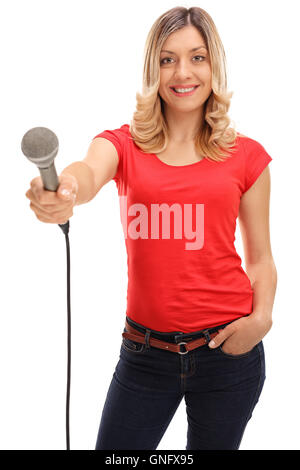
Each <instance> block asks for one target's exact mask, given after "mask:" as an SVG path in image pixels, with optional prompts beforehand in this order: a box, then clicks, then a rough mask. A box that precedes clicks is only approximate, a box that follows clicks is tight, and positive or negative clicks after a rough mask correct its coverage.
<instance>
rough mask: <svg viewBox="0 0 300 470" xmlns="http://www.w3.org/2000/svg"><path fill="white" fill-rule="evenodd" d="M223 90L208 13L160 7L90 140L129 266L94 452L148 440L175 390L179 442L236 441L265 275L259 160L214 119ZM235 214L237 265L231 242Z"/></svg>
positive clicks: (219, 51) (269, 260) (263, 158)
mask: <svg viewBox="0 0 300 470" xmlns="http://www.w3.org/2000/svg"><path fill="white" fill-rule="evenodd" d="M226 88H227V82H226V72H225V54H224V52H223V47H222V43H221V40H220V38H219V35H218V32H217V30H216V27H215V25H214V23H213V21H212V19H211V17H210V16H209V15H208V14H207V13H206V12H205V11H204V10H202V9H201V8H189V9H187V8H181V7H178V8H173V9H171V10H170V11H168V12H166V13H165V14H163V15H161V17H160V18H158V20H157V21H156V22H155V24H154V25H153V27H152V29H151V31H150V33H149V35H148V38H147V43H146V48H145V66H144V90H143V95H142V96H140V95H138V105H137V111H136V112H135V114H134V119H133V120H132V122H131V126H130V127H129V125H128V124H125V125H123V126H121V128H119V129H115V130H113V131H111V130H106V131H104V132H102V133H100V134H98V135H97V136H96V137H95V138H94V139H99V140H101V139H107V140H109V141H110V142H111V143H112V144H113V145H114V147H115V149H116V151H117V153H118V155H117V157H118V160H119V161H118V169H117V173H116V174H115V176H114V178H113V179H114V181H115V182H116V184H117V187H118V191H119V196H120V204H121V216H122V223H123V229H124V234H125V237H126V247H127V254H128V276H129V284H128V296H127V302H128V303H127V312H126V313H127V318H126V324H125V328H124V332H123V337H124V338H123V343H122V347H121V351H120V360H119V362H118V364H117V366H116V369H115V373H114V375H113V378H112V382H111V384H110V387H109V390H108V395H107V398H106V402H105V406H104V409H103V413H102V419H101V423H100V428H99V432H98V438H97V443H96V449H156V448H157V445H158V444H159V442H160V440H161V438H162V436H163V434H164V432H165V431H166V429H167V427H168V425H169V423H170V421H171V419H172V417H173V415H174V413H175V411H176V409H177V407H178V405H179V404H180V402H181V400H182V398H183V397H184V399H185V402H186V409H187V419H188V432H187V446H186V449H238V448H239V446H240V443H241V439H242V436H243V433H244V430H245V427H246V424H247V422H248V420H249V418H250V417H251V414H252V412H253V409H254V407H255V405H256V403H257V401H258V399H259V396H260V393H261V391H262V387H263V383H264V379H265V363H264V350H263V344H262V341H261V340H262V338H263V337H264V336H265V335H266V333H267V332H268V331H269V330H270V328H271V324H272V316H271V315H272V307H273V302H274V296H275V290H276V283H277V274H276V268H275V265H274V261H273V257H272V252H271V246H270V236H269V198H270V173H269V168H268V166H267V165H268V163H269V162H270V161H271V157H270V156H269V155H268V154H267V152H266V151H265V149H264V148H263V146H262V145H261V144H260V143H258V142H257V141H255V140H254V139H251V138H249V137H246V136H243V135H241V134H239V133H236V132H235V130H234V129H231V128H228V124H229V122H230V121H229V118H228V116H227V114H226V112H227V110H228V108H229V103H230V95H229V94H228V93H227V91H226ZM230 149H231V152H230V151H229V150H230ZM221 150H222V151H224V150H225V151H229V153H227V154H226V153H225V154H224V153H221ZM224 155H225V156H224ZM222 157H224V158H222ZM86 161H87V163H88V161H89V160H88V159H87V160H86ZM254 183H255V184H254ZM150 206H151V207H150ZM159 207H160V208H161V212H162V218H161V219H160V217H159ZM171 208H172V211H170V209H171ZM170 212H172V213H173V218H172V216H171V214H170ZM137 214H138V216H137ZM237 216H238V217H239V224H240V227H241V233H242V238H243V243H244V249H245V259H246V270H247V274H246V273H245V271H244V270H243V269H242V267H241V258H240V257H239V256H238V254H237V253H236V250H235V247H234V239H235V238H234V232H235V221H236V217H237ZM133 217H135V218H134V219H133ZM160 220H162V223H161V224H160ZM150 225H151V227H150ZM160 227H161V230H160ZM194 229H195V230H194ZM183 232H184V233H183ZM187 240H190V241H187ZM192 240H193V241H192ZM197 339H198V343H197V341H196V342H195V343H193V347H191V349H190V350H189V346H188V345H191V344H192V342H193V341H195V340H197ZM179 343H181V344H180V345H179Z"/></svg>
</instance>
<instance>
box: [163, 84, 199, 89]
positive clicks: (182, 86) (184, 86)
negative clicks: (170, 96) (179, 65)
mask: <svg viewBox="0 0 300 470" xmlns="http://www.w3.org/2000/svg"><path fill="white" fill-rule="evenodd" d="M198 86H199V85H197V83H191V84H190V85H173V86H170V88H173V89H174V88H194V87H198Z"/></svg>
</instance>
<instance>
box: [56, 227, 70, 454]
mask: <svg viewBox="0 0 300 470" xmlns="http://www.w3.org/2000/svg"><path fill="white" fill-rule="evenodd" d="M58 225H59V227H60V228H61V229H62V231H63V233H64V234H65V239H66V248H67V308H68V320H67V330H68V333H67V335H68V366H67V397H66V441H67V449H66V450H70V384H71V296H70V292H71V288H70V241H69V235H68V234H69V228H70V221H69V220H68V222H66V223H65V224H58Z"/></svg>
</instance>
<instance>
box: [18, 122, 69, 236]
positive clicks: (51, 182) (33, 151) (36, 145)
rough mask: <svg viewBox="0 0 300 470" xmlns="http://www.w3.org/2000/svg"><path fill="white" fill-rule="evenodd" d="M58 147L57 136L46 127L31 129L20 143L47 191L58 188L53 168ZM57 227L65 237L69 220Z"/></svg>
mask: <svg viewBox="0 0 300 470" xmlns="http://www.w3.org/2000/svg"><path fill="white" fill-rule="evenodd" d="M58 145H59V144H58V138H57V136H56V135H55V133H54V132H52V131H51V130H50V129H48V128H47V127H33V128H32V129H30V130H29V131H27V132H26V134H24V136H23V139H22V142H21V149H22V152H23V153H24V155H25V157H27V158H28V160H30V161H31V162H32V163H35V164H36V165H37V167H38V169H39V171H40V175H41V178H42V181H43V185H44V188H45V189H46V190H47V191H56V190H57V188H58V186H59V180H58V177H57V173H56V169H55V166H54V159H55V157H56V155H57V152H58ZM58 225H59V227H60V228H61V229H62V231H63V232H64V234H65V235H66V234H67V233H69V225H70V224H69V220H68V222H66V223H65V224H58Z"/></svg>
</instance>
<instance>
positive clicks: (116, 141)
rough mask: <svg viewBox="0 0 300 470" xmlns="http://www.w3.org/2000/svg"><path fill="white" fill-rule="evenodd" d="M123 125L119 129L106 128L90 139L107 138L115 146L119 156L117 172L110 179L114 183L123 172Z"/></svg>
mask: <svg viewBox="0 0 300 470" xmlns="http://www.w3.org/2000/svg"><path fill="white" fill-rule="evenodd" d="M123 127H124V126H122V127H121V128H119V129H113V130H109V129H106V130H104V131H102V132H100V134H97V135H96V136H95V137H93V139H92V140H94V139H96V137H102V138H104V139H107V140H109V141H110V142H111V143H112V144H113V145H114V146H115V149H116V151H117V153H118V157H119V163H118V168H117V172H116V174H115V176H114V177H113V178H112V179H113V180H114V181H115V182H116V183H117V182H118V181H119V180H120V179H121V177H122V174H123V154H124V131H123V129H122V128H123Z"/></svg>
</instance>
